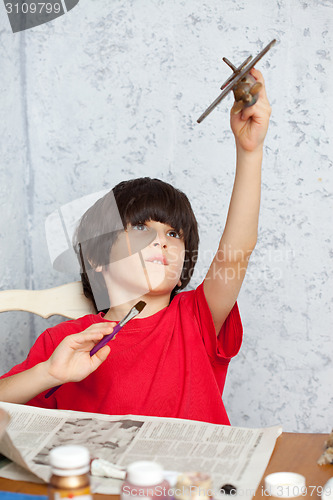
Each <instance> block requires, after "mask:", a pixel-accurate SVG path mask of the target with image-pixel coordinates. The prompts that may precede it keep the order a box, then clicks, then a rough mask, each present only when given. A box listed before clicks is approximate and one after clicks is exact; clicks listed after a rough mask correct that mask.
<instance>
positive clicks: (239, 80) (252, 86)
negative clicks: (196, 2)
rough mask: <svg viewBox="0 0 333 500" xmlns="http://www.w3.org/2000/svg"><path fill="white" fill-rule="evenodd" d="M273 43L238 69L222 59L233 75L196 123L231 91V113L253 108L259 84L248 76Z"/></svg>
mask: <svg viewBox="0 0 333 500" xmlns="http://www.w3.org/2000/svg"><path fill="white" fill-rule="evenodd" d="M275 42H276V40H275V39H274V40H272V41H271V42H270V43H269V44H268V45H267V46H266V47H265V48H264V49H263V50H262V51H261V52H260V53H259V54H258V55H257V56H256V57H255V58H254V59H253V60H252V61H251V59H252V56H249V57H248V58H247V59H245V61H244V62H242V64H241V65H240V66H238V68H236V66H234V65H233V64H232V63H231V62H230V61H229V60H228V59H227V58H226V57H223V61H224V62H225V63H226V64H227V65H228V66H229V67H230V68H231V69H232V71H233V74H232V75H231V76H230V77H229V78H228V80H226V81H225V82H224V84H223V85H222V87H221V90H222V93H221V94H220V95H219V96H218V97H217V98H216V99H215V101H214V102H212V104H211V105H210V106H209V107H208V108H207V109H206V111H205V112H204V113H202V115H201V116H200V118H198V120H197V122H198V123H201V122H202V120H204V119H205V118H206V116H208V115H209V113H211V112H212V111H213V109H214V108H215V107H216V106H217V105H218V104H219V103H220V102H221V101H222V99H224V97H225V96H226V95H227V94H229V92H230V91H231V90H232V91H233V93H234V96H235V101H236V102H235V104H234V105H233V107H232V112H233V113H235V114H237V113H239V112H240V111H242V109H243V108H246V107H248V106H253V104H255V103H256V102H257V99H258V92H259V90H260V88H261V83H260V82H258V81H257V80H256V79H255V78H254V77H253V76H252V75H251V74H250V71H251V69H252V68H253V67H254V66H255V65H256V64H257V62H258V61H259V60H260V59H261V58H262V57H263V56H264V55H265V54H266V53H267V52H268V51H269V49H270V48H271V47H273V45H274V44H275ZM250 61H251V62H250Z"/></svg>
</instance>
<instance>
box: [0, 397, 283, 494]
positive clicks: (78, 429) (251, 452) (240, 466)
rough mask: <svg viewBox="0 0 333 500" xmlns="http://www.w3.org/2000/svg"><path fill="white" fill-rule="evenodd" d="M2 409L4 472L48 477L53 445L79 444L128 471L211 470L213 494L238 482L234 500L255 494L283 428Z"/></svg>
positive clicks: (99, 480)
mask: <svg viewBox="0 0 333 500" xmlns="http://www.w3.org/2000/svg"><path fill="white" fill-rule="evenodd" d="M0 408H3V409H4V410H5V411H6V412H7V413H8V414H9V415H10V422H9V424H8V426H7V429H6V432H5V433H4V435H3V437H2V439H1V440H0V453H1V454H2V455H4V456H5V457H7V458H8V459H9V460H10V461H12V462H8V460H7V461H6V463H5V464H3V465H1V462H0V476H1V477H7V478H9V479H21V476H20V471H22V473H23V474H24V479H23V480H34V479H33V478H36V481H38V480H39V481H41V480H42V481H45V482H48V480H49V477H50V474H51V472H50V467H49V463H48V456H49V452H50V450H51V449H52V448H54V447H56V446H61V445H66V444H81V445H83V446H85V447H86V448H88V449H89V452H90V456H91V458H92V459H101V460H104V461H107V462H109V463H110V464H114V465H115V466H118V468H122V469H124V470H126V467H127V466H128V465H129V464H130V463H131V462H134V461H137V460H152V461H155V462H158V463H160V464H161V465H162V466H163V468H164V469H165V471H169V474H170V473H171V475H172V474H173V475H174V477H177V475H178V474H180V473H183V472H190V471H199V472H204V473H208V474H210V476H211V478H212V486H213V488H212V489H213V496H214V498H216V499H220V500H222V499H223V498H224V499H225V496H224V495H223V493H221V491H220V490H221V488H222V486H223V485H225V484H232V485H233V486H234V487H235V491H236V492H235V494H233V498H234V499H235V500H238V499H242V500H250V499H251V498H252V497H253V495H254V494H255V492H256V489H257V487H258V485H259V483H260V480H261V478H262V476H263V474H264V471H265V469H266V466H267V464H268V462H269V459H270V456H271V454H272V452H273V449H274V446H275V442H276V439H277V438H278V436H279V435H280V434H281V433H282V428H281V427H280V426H278V425H277V426H274V427H268V428H263V429H249V428H242V427H231V426H225V425H216V424H209V423H205V422H198V421H193V420H182V419H174V418H160V417H146V416H135V415H121V416H115V415H112V416H110V415H104V414H103V415H102V414H96V413H84V412H73V411H68V410H47V409H44V408H36V407H31V406H27V405H17V404H12V403H0ZM22 477H23V476H22ZM170 477H171V476H170ZM27 478H30V479H27ZM121 483H122V480H121V479H115V478H112V477H100V476H92V477H91V485H92V490H93V492H95V493H102V494H118V493H119V492H120V487H121ZM171 486H172V485H171Z"/></svg>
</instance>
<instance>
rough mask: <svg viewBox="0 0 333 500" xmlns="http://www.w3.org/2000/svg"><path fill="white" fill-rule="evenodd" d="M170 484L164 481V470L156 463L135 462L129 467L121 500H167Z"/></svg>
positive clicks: (122, 488)
mask: <svg viewBox="0 0 333 500" xmlns="http://www.w3.org/2000/svg"><path fill="white" fill-rule="evenodd" d="M169 490H170V484H169V483H168V481H167V480H166V479H164V475H163V468H162V467H161V465H159V464H157V463H156V462H149V461H145V460H142V461H139V462H133V463H132V464H130V465H129V466H128V467H127V473H126V479H125V481H124V483H123V485H122V487H121V494H120V499H121V500H138V498H139V499H140V500H155V499H159V500H166V499H169V498H170V497H169V494H170V491H169Z"/></svg>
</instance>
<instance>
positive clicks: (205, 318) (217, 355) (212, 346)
mask: <svg viewBox="0 0 333 500" xmlns="http://www.w3.org/2000/svg"><path fill="white" fill-rule="evenodd" d="M194 294H195V298H194V302H195V304H194V311H195V315H196V319H197V321H198V323H199V327H200V330H201V334H202V339H203V342H204V344H205V348H206V351H207V354H208V356H209V357H210V358H211V360H212V362H218V363H219V362H220V363H229V361H230V359H231V358H232V357H234V356H236V354H237V353H238V351H239V349H240V347H241V344H242V338H243V326H242V322H241V318H240V314H239V310H238V305H237V302H235V304H234V306H233V308H232V309H231V311H230V313H229V315H228V316H227V318H226V320H225V322H224V323H223V325H222V327H221V330H220V332H219V334H218V335H216V331H215V326H214V321H213V317H212V314H211V312H210V309H209V306H208V303H207V300H206V296H205V293H204V287H203V283H201V285H199V286H198V288H197V289H196V290H195V292H194Z"/></svg>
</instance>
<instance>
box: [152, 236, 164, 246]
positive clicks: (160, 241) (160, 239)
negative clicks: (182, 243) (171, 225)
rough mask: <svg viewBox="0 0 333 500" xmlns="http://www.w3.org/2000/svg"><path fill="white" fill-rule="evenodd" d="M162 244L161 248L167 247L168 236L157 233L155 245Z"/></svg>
mask: <svg viewBox="0 0 333 500" xmlns="http://www.w3.org/2000/svg"><path fill="white" fill-rule="evenodd" d="M158 246H160V247H161V248H166V246H167V242H166V238H165V236H164V235H158V234H157V235H156V238H155V239H154V241H153V247H158Z"/></svg>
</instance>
